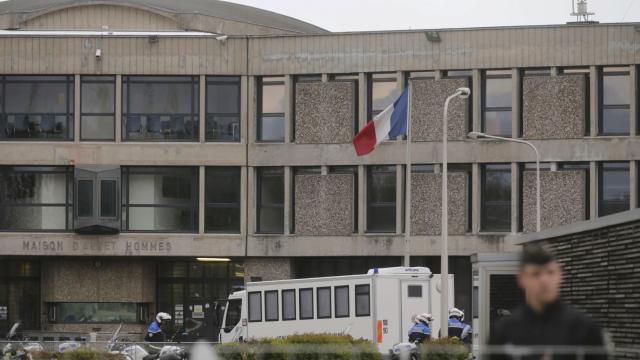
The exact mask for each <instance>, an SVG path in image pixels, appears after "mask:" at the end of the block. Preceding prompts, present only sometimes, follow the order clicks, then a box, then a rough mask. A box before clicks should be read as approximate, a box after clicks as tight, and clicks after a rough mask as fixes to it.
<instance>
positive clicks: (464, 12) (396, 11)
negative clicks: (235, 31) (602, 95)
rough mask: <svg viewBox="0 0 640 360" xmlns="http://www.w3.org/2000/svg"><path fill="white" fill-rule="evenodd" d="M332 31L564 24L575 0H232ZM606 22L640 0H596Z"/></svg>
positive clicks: (635, 17)
mask: <svg viewBox="0 0 640 360" xmlns="http://www.w3.org/2000/svg"><path fill="white" fill-rule="evenodd" d="M228 1H231V2H235V3H239V4H245V5H250V6H255V7H258V8H261V9H266V10H271V11H274V12H277V13H281V14H285V15H288V16H292V17H294V18H298V19H300V20H304V21H307V22H310V23H312V24H315V25H318V26H320V27H323V28H325V29H327V30H330V31H366V30H404V29H439V28H452V27H476V26H506V25H541V24H562V23H565V22H567V21H573V20H574V19H575V18H572V17H571V16H569V13H570V12H571V0H228ZM588 3H589V11H591V12H595V13H596V14H595V16H593V17H592V18H593V19H594V20H597V21H600V22H602V23H615V22H622V21H624V22H640V0H590V1H589V2H588Z"/></svg>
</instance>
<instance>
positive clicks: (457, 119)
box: [411, 78, 470, 141]
mask: <svg viewBox="0 0 640 360" xmlns="http://www.w3.org/2000/svg"><path fill="white" fill-rule="evenodd" d="M411 83H412V84H413V85H412V88H411V91H412V94H411V95H412V96H411V123H412V125H411V139H412V140H413V141H442V115H443V110H444V109H443V106H444V102H445V100H446V99H447V97H448V96H450V95H451V94H453V93H454V92H455V91H456V89H458V88H460V87H469V80H468V79H466V78H455V79H442V80H435V79H420V80H412V81H411ZM469 104H470V103H469V99H462V98H460V97H457V98H454V99H452V100H451V102H450V103H449V112H448V114H449V116H448V123H447V124H448V135H449V136H448V138H449V139H450V140H464V139H465V138H466V136H467V127H468V122H469V108H470V106H469Z"/></svg>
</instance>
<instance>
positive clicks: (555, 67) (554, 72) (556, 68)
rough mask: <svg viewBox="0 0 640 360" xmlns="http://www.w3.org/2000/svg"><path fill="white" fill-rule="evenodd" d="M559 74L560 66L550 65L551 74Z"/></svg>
mask: <svg viewBox="0 0 640 360" xmlns="http://www.w3.org/2000/svg"><path fill="white" fill-rule="evenodd" d="M559 74H560V68H559V67H557V66H552V67H551V76H558V75H559Z"/></svg>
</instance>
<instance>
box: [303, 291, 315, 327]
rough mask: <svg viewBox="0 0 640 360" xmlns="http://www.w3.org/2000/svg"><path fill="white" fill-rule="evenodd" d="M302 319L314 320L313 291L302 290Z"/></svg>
mask: <svg viewBox="0 0 640 360" xmlns="http://www.w3.org/2000/svg"><path fill="white" fill-rule="evenodd" d="M300 319H301V320H303V319H313V289H300Z"/></svg>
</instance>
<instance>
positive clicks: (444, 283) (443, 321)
mask: <svg viewBox="0 0 640 360" xmlns="http://www.w3.org/2000/svg"><path fill="white" fill-rule="evenodd" d="M470 94H471V90H470V89H469V88H458V89H457V90H456V92H454V93H453V94H451V95H450V96H449V97H448V98H447V100H445V102H444V116H443V117H442V225H441V231H440V232H441V233H442V244H441V246H442V250H441V254H440V275H441V280H440V282H441V286H440V296H441V298H440V335H441V336H442V337H447V336H449V326H448V323H449V238H448V235H449V193H448V190H447V180H448V179H447V136H448V135H447V130H448V119H447V117H448V113H449V102H450V101H451V100H452V99H453V98H456V97H458V96H459V97H460V98H462V99H466V98H468V97H469V95H470Z"/></svg>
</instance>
